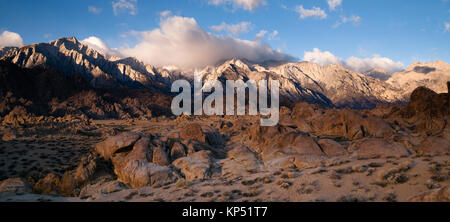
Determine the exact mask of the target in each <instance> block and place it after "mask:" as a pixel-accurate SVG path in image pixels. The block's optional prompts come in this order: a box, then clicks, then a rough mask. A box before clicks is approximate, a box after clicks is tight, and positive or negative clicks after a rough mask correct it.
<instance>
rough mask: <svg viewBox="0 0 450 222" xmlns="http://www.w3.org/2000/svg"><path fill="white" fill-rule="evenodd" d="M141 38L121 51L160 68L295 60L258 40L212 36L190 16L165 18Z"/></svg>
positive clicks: (141, 33) (139, 34)
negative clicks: (244, 60)
mask: <svg viewBox="0 0 450 222" xmlns="http://www.w3.org/2000/svg"><path fill="white" fill-rule="evenodd" d="M138 36H139V43H138V44H137V45H136V46H135V47H132V48H121V49H120V52H121V53H122V54H123V55H125V56H133V57H136V58H138V59H140V60H142V61H144V62H146V63H149V64H154V65H159V66H168V65H175V66H178V67H180V68H202V67H205V66H208V65H215V64H216V63H217V62H220V61H223V60H226V59H230V58H237V59H247V60H250V61H253V62H263V61H267V60H285V61H296V58H294V57H293V56H290V55H288V54H286V53H283V52H281V51H279V50H275V49H273V48H272V47H271V46H270V45H269V44H267V43H265V42H264V41H262V40H261V39H258V38H255V40H242V39H238V38H235V37H229V36H222V35H215V34H212V33H209V32H207V31H205V30H204V29H202V28H201V27H200V26H199V25H198V23H197V21H196V20H195V19H194V18H189V17H181V16H171V17H166V18H163V19H162V20H161V23H160V27H159V28H156V29H153V30H149V31H143V32H139V33H138Z"/></svg>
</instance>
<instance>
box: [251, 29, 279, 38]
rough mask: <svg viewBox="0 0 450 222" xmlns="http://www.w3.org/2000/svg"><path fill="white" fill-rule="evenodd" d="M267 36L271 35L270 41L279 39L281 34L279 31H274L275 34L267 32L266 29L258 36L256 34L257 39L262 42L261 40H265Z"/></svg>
mask: <svg viewBox="0 0 450 222" xmlns="http://www.w3.org/2000/svg"><path fill="white" fill-rule="evenodd" d="M267 34H269V35H268V36H267V39H269V40H275V39H278V34H279V33H278V31H277V30H274V31H273V32H271V33H269V32H268V31H267V30H264V29H263V30H261V31H259V32H258V34H256V36H255V39H258V40H260V39H262V38H264V36H266V35H267Z"/></svg>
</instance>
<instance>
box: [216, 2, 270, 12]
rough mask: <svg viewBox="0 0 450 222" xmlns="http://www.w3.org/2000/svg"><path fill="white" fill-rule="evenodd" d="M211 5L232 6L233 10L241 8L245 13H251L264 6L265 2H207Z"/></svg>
mask: <svg viewBox="0 0 450 222" xmlns="http://www.w3.org/2000/svg"><path fill="white" fill-rule="evenodd" d="M208 3H209V4H211V5H224V4H228V5H232V6H233V8H242V9H244V10H247V11H253V10H254V9H255V8H258V7H260V6H263V5H265V4H266V1H265V0H208Z"/></svg>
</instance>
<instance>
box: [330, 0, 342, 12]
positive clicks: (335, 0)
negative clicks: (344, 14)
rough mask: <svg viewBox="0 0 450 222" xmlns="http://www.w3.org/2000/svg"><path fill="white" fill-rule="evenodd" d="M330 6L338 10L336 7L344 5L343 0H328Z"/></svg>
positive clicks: (331, 8)
mask: <svg viewBox="0 0 450 222" xmlns="http://www.w3.org/2000/svg"><path fill="white" fill-rule="evenodd" d="M327 3H328V6H329V7H330V10H331V11H334V10H336V8H337V7H338V6H340V5H342V0H327Z"/></svg>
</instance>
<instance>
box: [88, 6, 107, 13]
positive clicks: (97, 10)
mask: <svg viewBox="0 0 450 222" xmlns="http://www.w3.org/2000/svg"><path fill="white" fill-rule="evenodd" d="M88 11H89V12H90V13H93V14H96V15H98V14H100V13H102V11H103V9H101V8H97V7H95V6H89V7H88Z"/></svg>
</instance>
